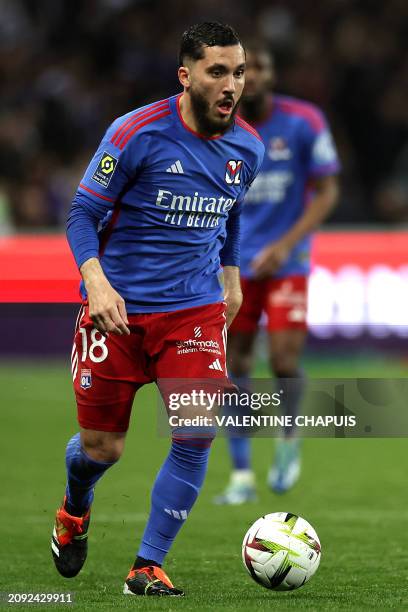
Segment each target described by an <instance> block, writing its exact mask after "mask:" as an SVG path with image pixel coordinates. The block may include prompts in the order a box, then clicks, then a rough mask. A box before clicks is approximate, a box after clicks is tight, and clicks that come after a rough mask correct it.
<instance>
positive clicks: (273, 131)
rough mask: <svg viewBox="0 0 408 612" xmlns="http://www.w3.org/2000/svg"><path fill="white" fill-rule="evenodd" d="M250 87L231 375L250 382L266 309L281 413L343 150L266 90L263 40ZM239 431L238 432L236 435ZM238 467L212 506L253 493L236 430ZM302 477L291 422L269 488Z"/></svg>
mask: <svg viewBox="0 0 408 612" xmlns="http://www.w3.org/2000/svg"><path fill="white" fill-rule="evenodd" d="M246 51H247V64H246V84H245V89H244V94H243V96H242V99H241V103H240V114H241V116H242V117H243V118H244V119H245V120H246V121H248V122H249V123H250V124H251V125H252V126H254V127H255V128H256V129H257V131H258V132H259V134H260V135H261V137H262V139H263V141H264V144H265V149H266V153H265V157H264V161H263V164H262V167H261V171H260V173H259V175H258V177H257V179H256V180H255V181H254V184H253V185H252V187H251V188H250V190H249V192H248V194H247V196H246V198H245V202H244V207H243V214H242V243H241V282H242V289H243V294H244V301H243V305H242V307H241V310H240V312H239V313H238V316H237V317H236V319H235V321H234V324H233V325H232V326H231V328H230V330H229V338H228V367H229V374H230V376H232V378H233V379H234V380H235V381H236V382H237V383H238V384H239V385H241V386H243V387H247V386H248V377H249V375H250V372H251V367H252V358H253V354H254V345H255V340H256V335H257V331H258V326H259V321H260V317H261V315H262V313H264V314H265V316H266V329H267V336H268V351H269V365H270V370H271V372H272V373H273V375H274V376H275V378H276V389H277V390H282V391H283V394H282V410H283V412H284V413H285V414H290V415H293V416H295V415H296V414H297V413H298V412H299V409H300V405H301V401H302V395H303V390H304V385H305V378H304V374H303V371H302V369H301V367H300V357H301V354H302V350H303V347H304V344H305V340H306V334H307V326H306V315H307V280H308V274H309V270H310V247H311V236H310V234H311V232H313V230H315V229H316V228H317V227H318V226H319V225H320V224H321V223H322V222H323V221H324V220H325V219H326V217H327V216H328V215H329V213H330V211H331V210H332V209H333V207H334V205H335V204H336V200H337V196H338V182H337V178H336V174H337V172H338V170H339V163H338V159H337V153H336V149H335V146H334V144H333V139H332V136H331V133H330V130H329V128H328V125H327V122H326V119H325V117H324V115H323V113H322V112H321V111H320V109H318V108H317V107H316V106H314V105H312V104H309V103H307V102H304V101H302V100H298V99H295V98H289V97H285V96H281V95H277V94H272V93H270V89H271V86H272V85H273V83H274V63H273V57H272V56H271V54H270V52H269V50H268V48H267V46H266V45H263V44H260V43H255V42H254V43H250V44H249V45H248V46H247V47H246ZM236 435H237V436H238V433H237V434H236ZM228 442H229V450H230V454H231V460H232V467H233V471H232V474H231V478H230V482H229V485H228V487H227V489H226V490H225V492H224V493H223V494H222V495H220V496H218V497H217V498H216V499H215V501H216V503H225V504H240V503H243V502H246V501H250V500H254V499H255V497H256V491H255V479H254V473H253V471H252V469H251V442H250V439H249V438H248V437H243V436H241V437H235V435H234V434H233V433H231V432H230V437H229V440H228ZM299 474H300V449H299V440H298V439H297V437H296V432H295V430H294V429H293V428H292V429H290V430H288V431H284V432H282V437H281V438H280V439H279V440H278V441H277V444H276V450H275V460H274V463H273V465H272V467H271V468H270V470H269V473H268V485H269V486H270V487H271V488H272V489H273V490H274V491H276V492H278V493H282V492H284V491H286V490H288V489H289V488H290V487H292V486H293V485H294V483H295V482H296V480H297V479H298V477H299Z"/></svg>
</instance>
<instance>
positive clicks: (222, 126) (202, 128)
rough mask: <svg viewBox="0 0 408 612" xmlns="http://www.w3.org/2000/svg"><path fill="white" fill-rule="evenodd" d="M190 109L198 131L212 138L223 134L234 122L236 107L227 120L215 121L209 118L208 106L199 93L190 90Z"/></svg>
mask: <svg viewBox="0 0 408 612" xmlns="http://www.w3.org/2000/svg"><path fill="white" fill-rule="evenodd" d="M190 100H191V108H192V110H193V113H194V118H195V120H196V123H197V127H198V131H199V132H200V134H202V135H203V136H207V137H209V136H214V134H224V133H225V132H226V131H227V130H228V129H229V128H230V127H231V125H232V123H233V122H234V118H235V114H236V112H237V110H238V106H237V105H235V107H234V108H233V109H232V111H231V114H230V116H229V117H228V119H221V118H220V119H216V118H212V117H211V116H210V105H209V103H208V101H207V99H206V98H205V96H203V95H202V94H201V93H200V92H198V91H195V90H194V89H193V87H191V89H190Z"/></svg>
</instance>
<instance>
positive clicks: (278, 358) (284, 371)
mask: <svg viewBox="0 0 408 612" xmlns="http://www.w3.org/2000/svg"><path fill="white" fill-rule="evenodd" d="M270 362H271V369H272V371H273V373H274V375H275V376H276V377H278V378H292V377H293V376H295V375H296V372H297V371H298V367H299V358H298V355H297V353H293V352H290V351H287V352H285V351H283V352H279V353H275V354H273V355H271V358H270Z"/></svg>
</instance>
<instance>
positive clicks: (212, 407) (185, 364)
mask: <svg viewBox="0 0 408 612" xmlns="http://www.w3.org/2000/svg"><path fill="white" fill-rule="evenodd" d="M226 343H227V328H226V317H225V304H224V303H222V302H221V303H216V304H208V305H206V306H199V307H196V308H188V309H185V310H182V311H177V312H173V313H171V314H169V315H168V317H167V325H166V335H165V337H164V338H163V339H162V350H161V351H160V353H159V354H158V355H157V357H156V368H155V370H156V380H157V384H158V386H159V389H160V392H161V395H162V397H163V400H164V403H165V406H166V408H167V410H168V414H169V417H172V420H171V422H170V426H171V428H172V435H173V437H174V436H176V437H180V436H184V437H189V438H191V437H201V436H204V437H207V438H213V437H214V436H215V427H214V424H215V421H214V419H215V414H217V413H218V409H219V406H220V404H219V402H218V398H219V393H223V392H224V390H226V389H229V390H231V389H232V385H231V383H230V381H229V379H228V376H227V369H226ZM209 396H211V397H212V398H213V399H212V400H211V401H209V400H208V398H209ZM176 417H177V418H176ZM206 417H207V418H208V420H207V421H206V420H205V419H206ZM186 419H187V420H188V419H197V420H196V421H194V423H193V424H192V425H191V426H188V425H187V424H186V423H187V420H186ZM200 419H201V420H200ZM203 419H204V420H203ZM211 419H212V420H211ZM176 421H177V422H176ZM184 426H185V427H184Z"/></svg>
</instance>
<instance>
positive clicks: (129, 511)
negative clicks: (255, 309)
mask: <svg viewBox="0 0 408 612" xmlns="http://www.w3.org/2000/svg"><path fill="white" fill-rule="evenodd" d="M323 363H326V365H325V366H323ZM308 364H309V365H308V368H309V371H310V373H311V374H312V375H315V376H324V375H327V376H335V375H337V376H356V375H360V376H370V375H372V376H375V375H379V376H382V377H385V376H404V375H406V374H405V367H404V365H403V364H402V363H397V364H395V363H394V364H392V363H389V364H388V365H387V362H386V361H385V360H383V361H381V360H380V361H378V360H377V361H375V360H374V361H371V362H368V361H364V360H360V361H357V359H354V360H350V358H348V359H347V360H346V361H339V362H338V363H337V364H333V363H332V362H330V363H328V362H325V360H319V359H317V360H316V359H310V360H309V362H308ZM260 372H262V371H261V370H260ZM325 373H326V374H325ZM0 388H1V410H0V431H1V462H0V482H1V489H0V490H1V495H0V510H1V526H0V535H1V539H0V542H1V544H0V591H3V592H5V591H6V592H14V593H22V592H25V593H27V592H31V593H36V592H40V593H41V592H45V593H50V592H53V593H55V592H61V593H67V592H69V591H71V592H73V593H74V598H75V604H74V606H72V607H73V609H76V610H103V611H104V612H105V611H106V610H117V609H131V608H137V609H138V610H147V609H149V610H189V611H191V610H197V612H201V611H205V610H251V609H256V610H265V611H267V610H268V611H269V610H271V609H272V610H273V609H275V610H279V612H281V611H282V610H299V609H305V610H313V611H314V610H362V609H370V608H371V609H378V610H389V609H397V610H403V609H408V586H407V585H408V564H407V548H408V530H407V527H406V525H407V521H408V490H407V474H408V459H407V441H406V440H403V439H393V440H332V439H330V440H321V439H320V440H312V439H309V440H305V441H304V445H303V448H304V462H303V466H304V467H303V474H302V478H301V481H300V482H299V483H298V485H297V486H296V487H295V488H294V489H293V491H291V492H290V493H288V494H286V495H285V496H283V497H278V496H276V495H273V494H272V493H270V492H269V491H268V490H267V489H266V487H265V484H264V483H265V476H266V472H267V469H268V466H269V462H270V458H271V456H272V445H273V442H272V441H271V440H267V439H260V440H257V443H256V445H254V466H255V468H256V472H257V475H258V486H259V494H260V499H259V502H258V503H256V504H251V505H247V506H245V507H235V508H224V507H216V506H213V505H212V503H211V499H212V497H213V496H214V495H215V494H216V493H218V492H219V491H220V490H221V489H222V488H223V486H224V485H225V482H226V479H227V475H228V470H229V464H228V461H227V455H226V447H225V441H224V440H222V439H219V440H217V441H216V443H215V445H214V447H213V451H212V454H211V460H210V467H209V472H208V478H207V480H206V483H205V486H204V488H203V491H202V494H201V496H200V498H199V500H198V502H197V504H196V506H195V507H194V509H193V511H192V513H191V516H190V517H189V520H188V521H187V523H186V525H185V526H184V527H183V529H182V530H181V532H180V534H179V537H178V538H177V541H176V543H175V545H174V547H173V549H172V551H171V553H170V555H169V557H168V560H167V563H166V566H165V569H166V570H167V571H168V573H169V575H170V576H171V578H172V579H173V581H174V583H175V585H176V586H180V587H182V588H184V589H185V591H186V597H185V598H184V599H171V600H169V599H161V600H156V599H154V598H146V599H143V598H137V599H135V598H129V597H127V598H126V597H124V596H123V595H122V594H121V590H122V585H123V580H124V578H125V576H126V573H127V571H128V568H129V566H130V564H131V562H132V561H133V558H134V554H135V551H136V550H137V546H138V542H139V539H140V536H141V533H142V530H143V527H144V523H145V520H146V516H147V512H148V507H149V491H150V487H151V484H152V482H153V479H154V476H155V473H156V471H157V469H158V467H159V465H160V463H161V461H162V459H163V457H164V456H165V454H166V450H167V447H168V441H167V440H165V439H163V438H158V437H157V433H156V424H157V418H156V396H155V392H154V391H153V388H152V387H151V386H150V387H145V388H144V389H143V390H142V391H141V392H139V395H138V396H137V399H136V402H135V405H134V411H133V418H132V424H131V430H130V433H129V437H128V441H127V447H126V450H125V454H124V456H123V458H122V460H121V461H120V463H119V464H118V465H117V466H115V467H114V468H112V469H111V470H110V472H108V473H107V474H106V475H105V477H104V478H103V480H102V481H101V482H100V483H99V485H98V488H97V492H96V499H95V503H94V508H93V520H92V524H91V530H90V540H89V545H90V551H89V557H88V560H87V563H86V565H85V567H84V569H83V571H82V572H81V574H80V575H79V576H78V577H77V578H75V579H73V580H65V579H63V578H62V577H60V576H59V575H58V574H57V572H56V571H55V569H54V566H53V562H52V560H51V554H50V535H51V528H52V522H53V516H54V512H55V509H56V507H57V505H58V504H59V502H60V500H61V497H62V495H63V491H64V482H65V474H64V448H65V444H66V441H67V440H68V438H69V437H70V436H71V435H72V434H73V433H74V432H75V431H76V418H75V410H74V402H73V395H72V390H71V385H70V371H69V365H68V362H67V363H66V364H61V363H58V362H55V363H53V364H51V363H43V364H41V363H40V364H37V365H33V364H29V363H20V362H15V363H12V364H4V363H3V364H2V365H0ZM282 510H284V511H290V512H293V513H296V514H300V515H302V516H304V517H305V518H306V519H307V520H309V521H310V522H311V523H312V525H313V526H314V527H315V528H316V530H317V532H318V534H319V536H320V539H321V542H322V550H323V554H322V562H321V565H320V569H319V570H318V572H317V574H316V576H315V577H314V578H313V579H312V580H311V582H310V583H309V584H307V585H305V586H304V587H303V588H302V589H300V590H298V591H293V592H290V593H275V592H272V591H267V590H266V589H263V588H262V587H261V586H258V585H256V584H255V583H254V582H253V581H252V579H251V578H250V577H249V575H248V574H247V573H246V571H245V570H244V568H243V566H242V562H241V557H240V555H241V541H242V538H243V535H244V533H245V531H246V530H247V528H248V527H249V525H250V524H251V523H252V522H253V521H254V520H255V519H256V518H258V517H259V516H261V515H263V514H265V513H268V512H275V511H282ZM12 607H16V606H12ZM21 607H24V609H27V608H28V607H34V609H37V610H39V609H44V610H45V609H47V610H51V609H59V610H61V609H63V608H64V606H63V605H58V606H54V605H48V606H45V605H43V606H40V605H36V606H28V605H25V606H20V608H21Z"/></svg>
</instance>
